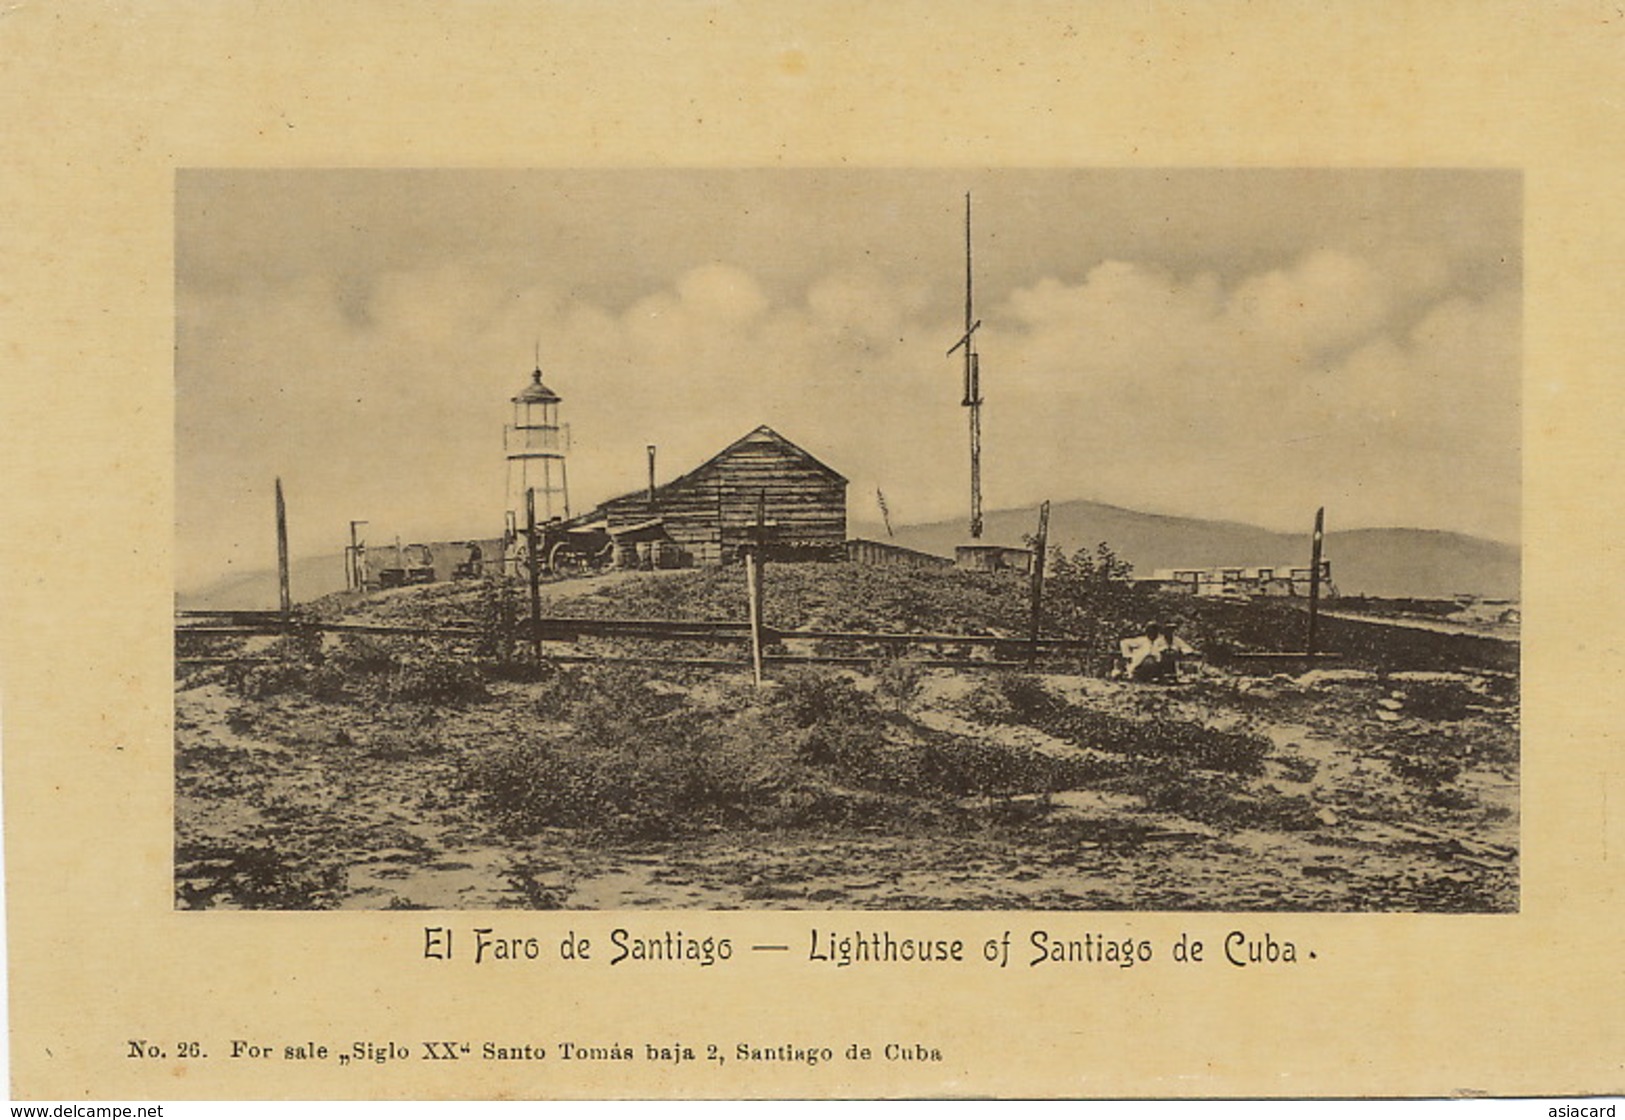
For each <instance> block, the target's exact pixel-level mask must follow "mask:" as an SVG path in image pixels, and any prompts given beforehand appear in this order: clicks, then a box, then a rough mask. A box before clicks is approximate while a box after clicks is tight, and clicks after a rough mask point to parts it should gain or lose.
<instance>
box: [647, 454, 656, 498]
mask: <svg viewBox="0 0 1625 1120" xmlns="http://www.w3.org/2000/svg"><path fill="white" fill-rule="evenodd" d="M648 447H649V510H650V512H651V513H652V512H653V511H654V508H655V445H654V444H652V443H651V444H649V445H648Z"/></svg>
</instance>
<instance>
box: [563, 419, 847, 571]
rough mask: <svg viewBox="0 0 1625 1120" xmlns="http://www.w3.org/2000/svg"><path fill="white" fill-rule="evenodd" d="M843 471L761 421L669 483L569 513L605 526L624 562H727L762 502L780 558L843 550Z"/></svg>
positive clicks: (773, 550) (745, 539) (837, 554)
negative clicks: (757, 425)
mask: <svg viewBox="0 0 1625 1120" xmlns="http://www.w3.org/2000/svg"><path fill="white" fill-rule="evenodd" d="M846 484H847V482H846V479H845V477H843V476H842V475H841V474H839V473H837V472H836V471H834V470H832V469H831V468H829V467H827V466H825V465H824V464H823V463H821V462H819V461H818V460H817V459H815V458H813V456H811V455H809V454H808V453H807V452H806V451H803V450H802V449H801V448H799V447H797V446H796V445H795V444H793V443H791V442H790V441H789V440H787V439H785V438H784V437H783V436H781V435H779V433H777V432H775V431H774V430H773V429H772V428H769V427H767V426H766V425H763V426H762V427H759V428H757V429H756V430H755V431H753V432H750V433H749V434H748V435H746V436H745V437H744V438H742V439H739V440H737V441H735V442H734V443H731V444H729V445H728V446H727V447H725V448H723V449H722V450H721V451H719V452H717V454H716V455H714V456H712V457H711V458H710V459H707V460H706V461H705V462H704V463H701V464H700V465H699V466H697V467H695V468H694V469H693V470H691V471H689V472H688V473H687V474H685V475H682V476H680V477H678V478H675V479H673V480H672V481H670V482H668V483H666V484H665V485H663V486H654V487H650V488H647V489H644V490H639V491H636V492H634V493H631V494H624V495H622V496H621V497H618V498H611V499H610V500H609V501H607V502H604V503H603V504H602V505H600V506H598V507H597V508H596V509H594V510H591V511H590V512H588V513H585V514H582V515H581V516H579V517H576V518H573V519H571V521H570V522H568V525H569V526H572V527H588V526H602V528H603V529H604V530H605V531H606V532H607V533H608V534H609V536H610V539H611V540H612V541H614V542H615V544H616V563H617V564H618V565H620V566H626V567H630V566H658V567H675V566H686V565H689V564H727V563H732V562H733V561H735V560H736V559H738V558H739V554H740V549H741V548H742V547H744V546H745V545H746V544H748V543H749V542H750V539H751V538H750V534H751V532H752V527H753V526H754V525H755V523H756V517H757V508H758V504H759V503H760V505H761V507H762V510H763V513H764V514H765V521H766V524H767V533H766V536H767V551H768V555H769V557H771V558H773V559H778V560H839V559H841V558H843V557H844V556H845V555H846Z"/></svg>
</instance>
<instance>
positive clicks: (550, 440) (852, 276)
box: [174, 167, 1524, 914]
mask: <svg viewBox="0 0 1625 1120" xmlns="http://www.w3.org/2000/svg"><path fill="white" fill-rule="evenodd" d="M1522 244H1523V177H1522V175H1521V173H1520V172H1519V171H1517V170H1505V169H1482V168H1480V169H1452V168H1395V169H1373V168H1359V169H1355V168H1295V169H1288V168H1281V169H1271V168H1168V169H1157V168H1147V167H1136V168H1032V169H1021V168H1008V167H1006V168H977V167H972V168H946V167H944V168H941V169H929V170H927V169H918V168H908V169H902V168H820V169H794V168H790V169H750V168H724V169H700V168H656V167H650V168H628V169H613V170H605V169H581V170H557V169H548V170H492V169H468V170H457V169H425V170H407V169H365V170H362V169H356V170H345V169H293V168H287V169H229V168H220V169H210V168H186V169H181V170H179V171H177V172H176V176H175V258H174V260H175V264H174V269H175V275H174V285H175V324H174V326H175V368H174V410H175V453H174V461H175V507H174V508H175V536H174V541H175V544H174V580H175V586H174V603H175V658H174V670H175V691H174V907H175V908H176V909H180V910H265V911H272V910H275V911H314V910H455V909H470V910H489V909H517V910H586V911H598V910H603V911H624V910H637V909H650V910H656V911H669V910H708V911H715V910H724V911H726V910H753V909H770V910H804V911H866V910H874V911H947V910H966V911H1080V912H1081V911H1222V912H1263V911H1273V912H1329V913H1352V912H1396V913H1467V914H1486V913H1496V914H1506V913H1515V912H1518V911H1519V909H1520V877H1519V868H1520V852H1521V850H1522V837H1521V828H1520V788H1521V782H1520V718H1521V708H1520V649H1521V647H1520V632H1519V628H1520V615H1521V610H1522V594H1521V570H1522V561H1521V544H1522V535H1521V534H1522V525H1521V520H1520V518H1521V510H1522V484H1521V478H1522V430H1523V411H1522V389H1521V386H1522V384H1523V378H1524V371H1523V363H1522V357H1521V354H1522V345H1523V343H1522V332H1523V313H1522V303H1523V290H1524V281H1523V271H1524V257H1523V248H1522Z"/></svg>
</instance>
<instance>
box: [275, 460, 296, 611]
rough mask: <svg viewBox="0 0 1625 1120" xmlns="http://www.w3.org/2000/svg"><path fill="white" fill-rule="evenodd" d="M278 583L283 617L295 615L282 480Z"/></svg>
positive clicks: (278, 499)
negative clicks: (289, 584)
mask: <svg viewBox="0 0 1625 1120" xmlns="http://www.w3.org/2000/svg"><path fill="white" fill-rule="evenodd" d="M276 582H277V592H278V597H279V599H280V605H281V607H282V617H283V618H284V619H286V618H288V617H289V616H290V615H292V614H293V594H292V592H291V591H290V590H289V587H288V507H287V504H286V503H284V502H283V500H282V480H281V479H280V478H279V479H277V480H276Z"/></svg>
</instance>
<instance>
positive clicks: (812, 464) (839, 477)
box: [568, 424, 847, 524]
mask: <svg viewBox="0 0 1625 1120" xmlns="http://www.w3.org/2000/svg"><path fill="white" fill-rule="evenodd" d="M766 442H772V443H776V444H779V445H780V446H782V447H784V448H785V449H786V450H788V451H790V452H791V453H792V454H793V455H794V457H795V458H796V459H798V460H799V461H800V462H801V463H803V464H804V465H806V466H807V467H809V468H811V469H812V470H813V471H814V472H816V473H818V474H822V475H823V476H825V477H826V478H828V479H829V480H830V481H831V482H843V483H844V482H846V481H847V478H846V476H845V475H843V474H841V473H840V472H839V471H837V470H835V469H834V468H832V467H830V466H828V465H827V464H825V463H821V462H819V461H818V460H817V459H815V458H814V457H813V456H812V455H810V454H808V453H807V451H805V450H804V449H802V448H800V447H798V446H796V445H795V444H794V443H791V442H790V441H789V440H787V439H785V438H784V437H783V436H781V435H779V433H778V432H775V431H774V430H773V429H772V428H770V427H768V426H767V425H766V424H762V425H760V426H758V427H756V428H753V429H751V430H750V431H749V432H747V433H745V434H744V435H743V436H741V437H740V438H738V439H736V440H734V441H733V442H732V443H730V444H729V445H728V446H727V447H724V448H723V449H722V450H721V451H718V452H717V453H716V454H715V455H713V456H711V457H710V458H709V459H707V460H706V461H705V462H703V463H701V464H700V465H699V466H697V467H695V468H694V469H693V470H691V471H688V472H687V473H686V474H681V475H678V476H677V477H676V478H674V479H672V480H671V481H670V482H667V483H663V484H662V485H660V486H657V487H655V493H656V494H659V493H661V492H662V491H667V490H671V489H674V488H675V487H678V486H682V485H685V484H686V483H689V482H692V481H694V479H695V478H697V477H699V476H700V475H701V474H703V473H705V471H706V470H707V469H709V468H710V467H713V466H715V465H716V464H717V463H720V462H722V461H723V460H724V459H726V458H728V456H730V455H732V454H733V453H734V452H736V451H738V450H739V449H740V448H742V447H746V446H748V445H750V444H752V443H766ZM647 493H648V491H647V490H629V491H627V492H626V493H625V494H617V495H616V496H615V497H613V498H607V499H605V500H604V501H602V502H599V503H598V505H597V506H596V507H594V509H593V510H592V511H591V512H590V513H584V514H578V515H577V516H576V517H574V518H572V519H571V521H570V522H568V524H577V523H580V522H584V521H588V520H591V519H593V518H594V517H595V516H597V515H598V514H599V511H600V510H602V509H603V508H604V507H605V506H609V505H614V504H615V503H616V502H624V501H628V500H634V499H638V498H642V497H643V496H644V495H646V494H647Z"/></svg>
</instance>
